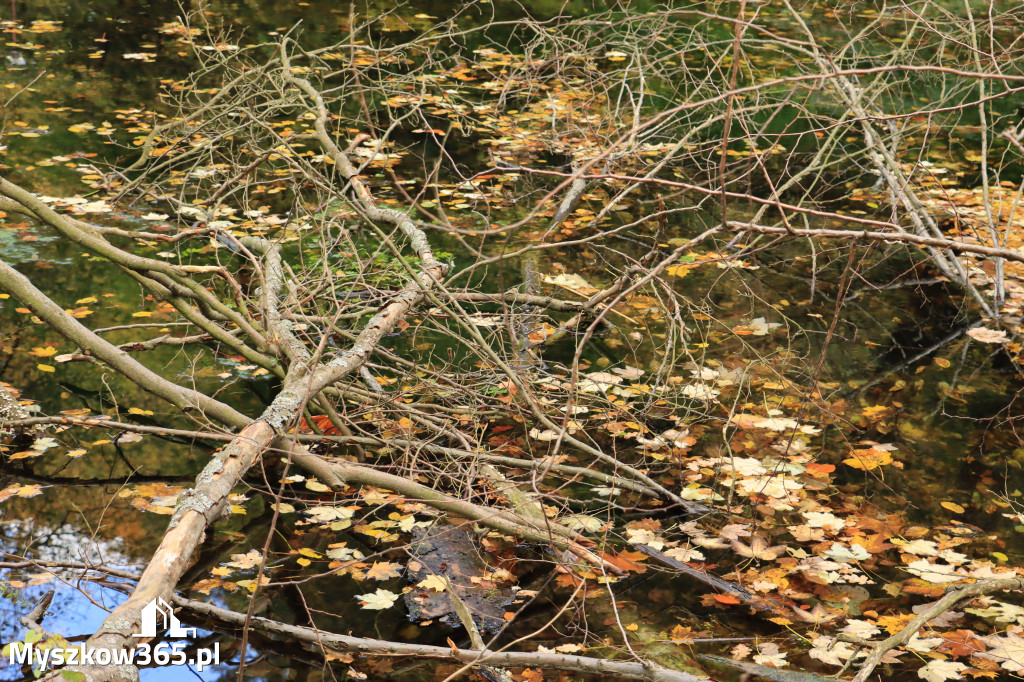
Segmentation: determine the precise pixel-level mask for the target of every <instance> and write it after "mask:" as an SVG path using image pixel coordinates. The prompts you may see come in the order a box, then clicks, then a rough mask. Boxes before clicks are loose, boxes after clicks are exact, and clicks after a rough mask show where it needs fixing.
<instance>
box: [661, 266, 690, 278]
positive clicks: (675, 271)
mask: <svg viewBox="0 0 1024 682" xmlns="http://www.w3.org/2000/svg"><path fill="white" fill-rule="evenodd" d="M690 270H693V266H690V265H670V266H669V267H667V268H665V273H666V274H668V275H672V276H673V277H686V276H687V275H688V274H690Z"/></svg>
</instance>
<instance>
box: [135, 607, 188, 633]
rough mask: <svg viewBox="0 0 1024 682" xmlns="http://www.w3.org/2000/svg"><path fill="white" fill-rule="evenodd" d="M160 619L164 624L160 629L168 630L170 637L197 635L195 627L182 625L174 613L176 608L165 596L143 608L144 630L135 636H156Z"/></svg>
mask: <svg viewBox="0 0 1024 682" xmlns="http://www.w3.org/2000/svg"><path fill="white" fill-rule="evenodd" d="M158 618H159V619H160V622H161V623H162V625H161V626H160V627H159V629H160V630H166V631H167V636H168V637H195V636H196V629H195V628H185V627H182V626H181V623H180V622H179V621H178V619H177V618H176V617H175V615H174V609H172V608H171V605H170V604H168V603H167V602H165V601H164V600H163V598H157V599H154V600H153V601H151V602H149V603H148V604H146V606H145V607H143V609H142V632H140V633H139V634H137V635H132V636H133V637H156V633H157V619H158Z"/></svg>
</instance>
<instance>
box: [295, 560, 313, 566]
mask: <svg viewBox="0 0 1024 682" xmlns="http://www.w3.org/2000/svg"><path fill="white" fill-rule="evenodd" d="M311 563H313V562H312V561H310V560H309V559H299V560H298V564H299V566H303V567H305V566H309V565H310V564H311Z"/></svg>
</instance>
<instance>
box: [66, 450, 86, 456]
mask: <svg viewBox="0 0 1024 682" xmlns="http://www.w3.org/2000/svg"><path fill="white" fill-rule="evenodd" d="M84 454H85V450H82V449H78V450H69V451H68V452H67V455H68V457H81V456H82V455H84Z"/></svg>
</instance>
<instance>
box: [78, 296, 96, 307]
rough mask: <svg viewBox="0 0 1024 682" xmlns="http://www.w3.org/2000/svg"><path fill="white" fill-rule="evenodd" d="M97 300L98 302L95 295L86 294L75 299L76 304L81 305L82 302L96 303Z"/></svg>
mask: <svg viewBox="0 0 1024 682" xmlns="http://www.w3.org/2000/svg"><path fill="white" fill-rule="evenodd" d="M95 302H96V297H95V296H86V297H85V298H80V299H78V300H77V301H75V305H81V304H85V303H95Z"/></svg>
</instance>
